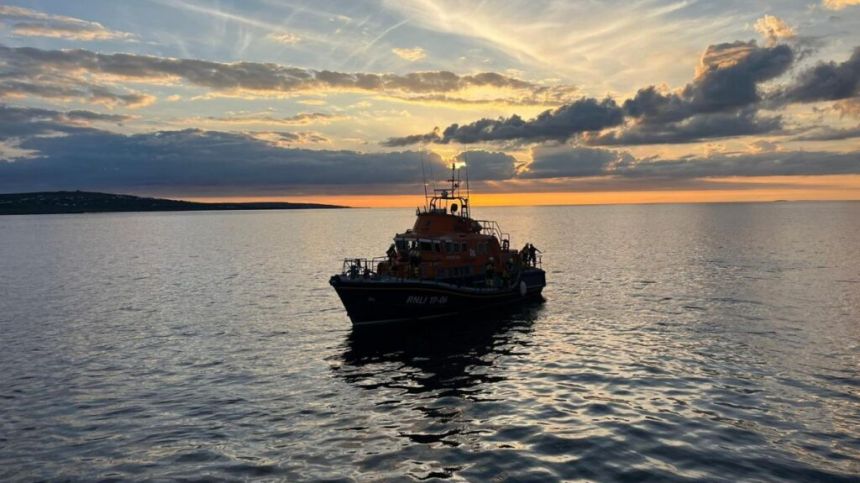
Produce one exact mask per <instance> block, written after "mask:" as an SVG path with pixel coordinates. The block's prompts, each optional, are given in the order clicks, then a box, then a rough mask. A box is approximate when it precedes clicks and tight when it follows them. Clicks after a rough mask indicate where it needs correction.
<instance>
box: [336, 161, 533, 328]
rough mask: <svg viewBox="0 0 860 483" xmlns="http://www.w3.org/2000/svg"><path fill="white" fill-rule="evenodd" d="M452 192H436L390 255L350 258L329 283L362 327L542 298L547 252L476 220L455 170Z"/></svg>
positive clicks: (398, 238)
mask: <svg viewBox="0 0 860 483" xmlns="http://www.w3.org/2000/svg"><path fill="white" fill-rule="evenodd" d="M447 181H448V182H449V183H450V188H446V189H434V190H433V194H432V196H425V205H424V206H423V207H421V208H418V209H417V210H416V220H415V224H414V225H413V227H412V228H411V229H407V230H406V231H405V232H403V233H398V234H396V235H395V236H394V243H392V244H391V246H390V247H389V249H388V251H387V253H386V255H385V256H384V257H376V258H369V259H368V258H347V259H345V260H344V261H343V266H342V270H341V273H338V274H335V275H333V276H332V277H331V279H330V280H329V283H330V284H331V286H332V287H334V289H335V291H336V292H337V294H338V296H339V297H340V300H341V301H342V302H343V305H344V307H345V308H346V312H347V315H348V316H349V318H350V320H351V321H352V323H353V325H354V326H363V325H375V324H384V323H394V322H407V321H417V320H430V319H440V318H447V317H457V316H459V315H463V314H467V313H469V312H475V311H480V310H485V309H490V308H496V307H501V306H504V305H510V304H516V303H523V302H526V301H530V300H542V296H541V291H542V290H543V288H544V287H545V286H546V276H545V272H544V271H543V269H542V260H541V256H540V254H539V253H540V251H539V250H538V249H537V248H535V247H534V245H532V244H530V243H527V244H525V246H524V247H522V249H520V250H517V249H516V248H514V247H513V246H512V245H511V240H510V236H509V235H508V234H507V233H504V232H502V230H501V229H500V227H499V225H498V223H496V222H495V221H487V220H475V219H473V218H472V217H471V215H470V211H471V210H470V208H471V207H470V205H469V196H468V195H469V192H468V181H467V189H466V193H465V194H463V193H462V191H461V190H460V185H461V183H460V172H459V170H458V169H457V167H456V165H452V166H451V178H450V179H449V180H447Z"/></svg>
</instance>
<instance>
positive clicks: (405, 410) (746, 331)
mask: <svg viewBox="0 0 860 483" xmlns="http://www.w3.org/2000/svg"><path fill="white" fill-rule="evenodd" d="M476 214H477V215H479V217H481V218H489V219H496V220H498V221H499V222H500V223H501V224H502V226H503V227H504V228H505V229H506V230H507V231H510V232H511V234H512V237H513V238H514V242H515V244H521V243H523V242H525V241H526V238H528V239H530V240H531V241H533V242H534V243H535V244H536V245H537V246H538V248H541V249H542V250H543V251H544V268H546V269H547V272H548V274H547V278H548V283H549V285H548V287H547V289H546V291H545V296H546V299H547V300H546V302H545V303H543V304H539V305H533V306H529V307H525V308H522V309H517V310H512V311H509V312H508V313H503V314H487V315H485V316H483V317H481V318H480V319H470V320H462V321H460V322H457V323H452V324H446V325H443V326H435V327H415V328H411V329H410V330H405V331H404V330H398V331H394V330H391V331H386V332H379V331H373V332H366V331H361V332H354V331H353V330H352V329H351V326H350V324H349V321H348V319H347V318H346V315H345V313H344V311H343V309H342V307H341V305H340V303H339V301H338V299H337V297H336V295H335V293H334V291H333V290H332V289H331V288H330V287H329V286H328V284H327V280H328V277H329V276H330V275H331V274H332V273H333V272H334V271H336V270H339V268H340V263H339V259H340V258H342V257H346V256H359V255H360V256H369V255H380V254H382V253H383V252H384V250H385V249H386V248H387V247H388V244H389V243H390V238H391V236H392V235H393V234H394V233H395V232H396V231H402V229H404V228H406V227H408V226H411V223H412V221H413V215H414V212H413V211H412V210H348V211H312V210H311V211H277V212H275V211H270V212H212V213H163V214H162V213H146V214H144V213H141V214H92V215H60V216H18V217H2V218H0V333H2V335H0V337H2V338H0V344H2V345H0V480H36V479H51V480H54V479H76V480H92V479H99V478H119V479H175V478H202V479H216V478H217V479H249V478H269V479H283V480H288V481H299V480H316V479H343V480H368V479H402V478H404V477H405V478H413V479H416V480H418V479H421V480H424V479H433V478H438V479H453V480H472V481H528V480H532V481H552V480H560V479H586V480H603V481H607V480H621V479H624V480H634V481H635V480H642V479H653V480H657V481H668V480H681V479H690V480H702V479H707V480H725V481H734V480H737V479H747V480H750V479H752V480H840V479H841V480H852V479H856V478H857V476H858V473H860V369H858V368H860V203H778V204H737V205H674V206H613V207H610V206H605V207H545V208H484V209H478V208H476Z"/></svg>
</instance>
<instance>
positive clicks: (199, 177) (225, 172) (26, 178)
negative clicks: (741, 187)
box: [0, 129, 441, 194]
mask: <svg viewBox="0 0 860 483" xmlns="http://www.w3.org/2000/svg"><path fill="white" fill-rule="evenodd" d="M281 134H282V133H281ZM290 139H291V136H290V135H285V136H283V137H282V140H288V141H289V140H290ZM20 146H21V148H22V149H26V150H34V151H38V153H39V154H38V156H37V157H33V158H29V159H18V160H15V161H13V162H7V163H0V191H6V192H9V191H28V190H40V189H51V190H53V189H94V190H112V191H128V190H144V189H152V190H156V191H159V190H168V191H173V192H180V191H181V192H201V191H205V190H211V191H216V192H218V193H220V194H229V193H231V192H232V193H236V192H242V193H248V192H253V191H255V190H256V189H257V188H261V189H264V188H284V189H288V188H290V187H300V186H307V185H345V184H346V185H364V184H386V183H414V182H418V181H420V180H421V159H422V158H427V157H428V156H429V160H428V161H429V162H435V163H437V164H439V166H440V169H441V160H440V159H439V157H438V156H436V155H426V154H425V153H418V152H397V153H372V154H364V153H359V152H355V151H327V150H308V149H297V148H285V147H282V145H281V144H279V143H278V142H277V140H276V139H274V138H272V137H269V138H267V139H257V138H255V137H254V136H252V135H246V134H242V133H225V132H217V131H200V130H194V129H189V130H184V131H162V132H154V133H145V134H135V135H124V134H117V133H111V132H107V131H100V130H88V131H81V132H78V133H75V134H68V135H65V136H59V137H32V138H29V139H27V140H25V141H24V142H22V143H21V144H20Z"/></svg>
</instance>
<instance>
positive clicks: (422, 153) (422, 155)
mask: <svg viewBox="0 0 860 483" xmlns="http://www.w3.org/2000/svg"><path fill="white" fill-rule="evenodd" d="M424 153H425V151H424V150H422V151H421V178H422V181H423V185H424V211H427V173H426V172H425V171H424Z"/></svg>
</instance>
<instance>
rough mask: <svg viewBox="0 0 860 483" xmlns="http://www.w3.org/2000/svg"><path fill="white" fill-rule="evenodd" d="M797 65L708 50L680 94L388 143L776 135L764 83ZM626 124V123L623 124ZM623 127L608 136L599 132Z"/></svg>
mask: <svg viewBox="0 0 860 483" xmlns="http://www.w3.org/2000/svg"><path fill="white" fill-rule="evenodd" d="M793 62H794V52H793V51H792V49H791V47H789V46H787V45H773V46H768V47H761V46H758V45H757V44H756V42H755V41H749V42H740V41H739V42H731V43H723V44H716V45H711V46H709V47H708V48H707V49H706V50H705V52H704V54H703V55H702V58H701V60H700V63H699V66H698V68H697V69H696V76H695V78H694V79H693V81H692V82H690V83H689V84H687V85H686V86H685V87H684V88H682V89H679V90H678V91H674V92H668V91H665V90H663V89H659V88H657V87H656V86H649V87H645V88H643V89H640V90H639V91H638V92H637V93H636V95H635V96H634V97H633V98H631V99H627V100H626V101H624V103H623V104H622V106H621V107H619V106H618V105H617V103H616V101H615V100H613V99H611V98H606V99H603V100H602V101H598V100H597V99H593V98H581V99H579V100H577V101H574V102H572V103H569V104H566V105H563V106H561V107H559V108H556V109H554V110H548V111H545V112H543V113H542V114H540V115H539V116H538V117H536V118H535V119H532V120H528V121H526V120H524V119H522V118H521V117H520V116H518V115H514V116H511V117H510V118H501V119H480V120H478V121H475V122H472V123H469V124H464V125H459V124H452V125H450V126H448V127H447V128H445V129H444V130H443V131H442V133H441V135H439V134H438V133H437V132H436V131H434V132H431V133H426V134H417V135H411V136H404V137H396V138H390V139H388V140H386V141H385V142H384V143H383V145H385V146H404V145H408V144H415V143H419V142H436V143H450V142H457V143H462V144H469V143H478V142H497V141H506V142H525V143H533V142H543V141H565V140H568V139H570V138H572V137H573V136H576V135H580V134H581V135H582V137H583V139H585V140H586V141H587V142H588V143H589V144H659V143H676V142H693V141H696V140H701V139H705V138H712V137H728V136H739V135H749V134H761V133H765V132H772V131H775V130H778V129H780V128H781V119H780V118H779V117H759V116H757V107H756V106H757V104H758V103H759V102H760V101H761V100H762V97H761V95H760V93H759V88H758V86H759V84H760V83H762V82H765V81H768V80H771V79H774V78H776V77H779V76H781V75H782V74H784V73H785V72H786V71H787V70H788V68H789V67H790V66H791V65H792V63H793ZM625 118H626V119H627V120H628V123H627V124H626V125H625V126H622V124H623V123H624V121H625ZM607 128H618V129H617V130H615V131H611V132H606V133H602V134H598V133H596V131H601V130H605V129H607Z"/></svg>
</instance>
